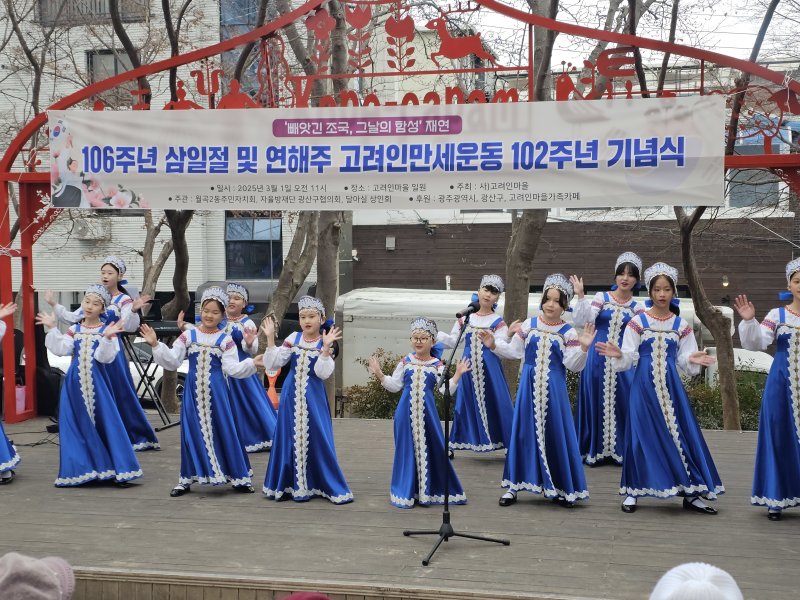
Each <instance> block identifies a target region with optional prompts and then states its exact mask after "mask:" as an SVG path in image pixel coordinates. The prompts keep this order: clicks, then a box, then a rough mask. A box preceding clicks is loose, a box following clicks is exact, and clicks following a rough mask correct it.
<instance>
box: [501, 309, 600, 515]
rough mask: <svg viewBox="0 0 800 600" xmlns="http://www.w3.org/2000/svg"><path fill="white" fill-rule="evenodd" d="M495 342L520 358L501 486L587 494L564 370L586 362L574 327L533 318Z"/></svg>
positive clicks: (572, 496)
mask: <svg viewBox="0 0 800 600" xmlns="http://www.w3.org/2000/svg"><path fill="white" fill-rule="evenodd" d="M495 343H496V348H495V352H496V353H497V354H498V355H499V356H501V357H503V358H510V359H520V358H524V364H523V367H522V373H521V375H520V379H519V387H518V388H517V399H516V402H515V404H514V421H513V423H512V426H511V440H510V445H509V448H508V456H506V465H505V470H504V472H503V482H502V485H503V487H506V488H508V489H509V491H512V492H517V491H520V490H525V491H529V492H534V493H537V494H543V495H544V496H545V497H546V498H551V499H562V500H564V501H566V502H575V501H576V500H586V499H588V498H589V490H588V487H587V485H586V477H585V474H584V472H583V463H582V462H581V455H580V452H579V450H578V439H577V437H576V435H575V424H574V422H573V419H572V410H571V408H570V404H569V394H568V392H567V372H566V370H567V369H569V370H571V371H580V370H581V369H582V368H583V366H584V365H585V364H586V353H585V352H583V351H582V350H581V347H580V342H579V341H578V334H577V332H576V331H575V329H574V328H573V327H572V326H571V325H568V324H567V323H564V322H563V321H559V322H558V323H554V324H550V323H547V322H545V321H544V320H542V318H541V317H534V318H531V319H529V320H527V321H525V322H524V323H523V324H522V326H521V327H520V329H519V331H517V333H516V334H515V335H514V336H513V337H512V338H511V339H510V340H508V341H506V340H503V339H502V338H499V339H498V338H496V339H495Z"/></svg>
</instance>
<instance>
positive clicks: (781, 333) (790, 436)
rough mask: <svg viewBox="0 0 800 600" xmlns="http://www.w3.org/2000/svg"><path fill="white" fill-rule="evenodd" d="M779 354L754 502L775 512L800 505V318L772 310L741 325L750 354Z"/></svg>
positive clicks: (765, 408)
mask: <svg viewBox="0 0 800 600" xmlns="http://www.w3.org/2000/svg"><path fill="white" fill-rule="evenodd" d="M775 338H777V350H776V352H775V358H774V360H773V361H772V367H771V368H770V370H769V375H768V376H767V383H766V385H765V386H764V396H763V399H762V400H761V414H760V416H759V420H758V445H757V447H756V466H755V473H754V475H753V491H752V494H751V497H750V502H751V503H752V504H755V505H758V506H766V507H768V508H772V509H782V508H788V507H790V506H797V505H798V504H800V375H799V374H798V368H799V366H800V314H797V313H796V312H793V311H792V310H790V309H788V308H774V309H772V310H771V311H770V312H769V313H768V314H767V316H766V318H765V319H764V320H763V321H762V322H761V324H760V325H759V324H758V321H757V320H756V319H750V320H749V321H741V322H740V323H739V339H740V340H741V342H742V347H743V348H747V349H748V350H766V348H767V346H769V345H770V344H771V343H772V341H773V340H774V339H775Z"/></svg>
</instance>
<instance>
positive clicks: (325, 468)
mask: <svg viewBox="0 0 800 600" xmlns="http://www.w3.org/2000/svg"><path fill="white" fill-rule="evenodd" d="M297 305H298V308H299V312H300V328H301V330H302V331H300V332H298V333H293V334H292V335H290V336H288V337H287V338H286V340H285V341H284V343H283V345H282V346H275V322H274V321H273V320H272V319H271V318H267V319H266V320H265V321H264V324H263V325H262V330H263V331H264V334H265V335H266V336H267V349H266V351H265V352H264V368H265V369H266V370H272V369H277V368H280V367H283V366H284V365H286V364H287V363H289V373H288V374H287V376H286V379H285V380H284V382H283V386H282V387H281V401H280V410H278V425H277V427H276V429H275V438H274V440H273V442H272V451H271V453H270V457H269V464H268V465H267V474H266V476H265V478H264V487H263V492H264V494H265V495H266V496H267V498H271V499H274V500H278V501H281V500H288V499H289V498H292V499H293V500H295V501H296V502H304V501H306V500H310V499H311V498H313V497H314V496H321V497H323V498H327V499H328V500H330V501H331V502H333V503H334V504H346V503H347V502H352V501H353V493H352V492H351V491H350V487H349V486H348V485H347V481H345V478H344V474H343V473H342V469H341V468H340V467H339V463H338V461H337V460H336V447H335V445H334V440H333V423H332V422H331V413H330V409H329V408H328V395H327V394H326V393H325V383H324V381H325V380H326V379H327V378H328V377H330V376H331V375H332V374H333V369H334V362H333V356H332V351H333V343H334V342H335V341H336V340H340V339H342V332H341V330H340V329H339V328H338V327H331V328H330V329H328V330H327V331H325V333H323V330H322V326H323V323H325V307H324V306H323V305H322V302H321V301H320V300H319V299H318V298H313V297H311V296H303V297H301V298H300V300H299V301H298V303H297Z"/></svg>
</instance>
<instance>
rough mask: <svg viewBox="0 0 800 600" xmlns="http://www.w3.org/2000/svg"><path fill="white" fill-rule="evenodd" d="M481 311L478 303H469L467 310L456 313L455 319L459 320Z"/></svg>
mask: <svg viewBox="0 0 800 600" xmlns="http://www.w3.org/2000/svg"><path fill="white" fill-rule="evenodd" d="M480 309H481V305H480V303H479V302H478V301H477V300H476V301H475V302H470V303H469V304H468V305H467V308H465V309H464V310H461V311H459V312H457V313H456V319H461V318H462V317H467V316H469V315H471V314H472V313H474V312H478V311H479V310H480Z"/></svg>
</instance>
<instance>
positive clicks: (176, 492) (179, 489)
mask: <svg viewBox="0 0 800 600" xmlns="http://www.w3.org/2000/svg"><path fill="white" fill-rule="evenodd" d="M190 491H192V490H191V488H189V486H188V485H183V484H182V483H179V484H178V485H176V486H175V487H174V488H172V491H170V493H169V495H170V498H178V497H180V496H183V495H184V494H188V493H189V492H190Z"/></svg>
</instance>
